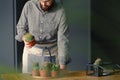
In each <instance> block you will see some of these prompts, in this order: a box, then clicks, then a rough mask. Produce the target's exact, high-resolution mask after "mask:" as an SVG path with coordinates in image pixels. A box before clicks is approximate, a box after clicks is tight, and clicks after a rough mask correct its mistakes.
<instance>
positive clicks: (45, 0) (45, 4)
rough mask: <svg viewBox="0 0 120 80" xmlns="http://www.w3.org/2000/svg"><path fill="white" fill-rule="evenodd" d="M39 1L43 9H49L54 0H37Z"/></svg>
mask: <svg viewBox="0 0 120 80" xmlns="http://www.w3.org/2000/svg"><path fill="white" fill-rule="evenodd" d="M39 1H40V6H41V8H42V10H44V11H47V10H49V9H50V8H51V7H52V6H53V3H54V0H39Z"/></svg>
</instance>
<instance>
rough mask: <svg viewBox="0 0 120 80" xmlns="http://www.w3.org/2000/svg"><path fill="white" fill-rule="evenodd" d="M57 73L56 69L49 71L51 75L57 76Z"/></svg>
mask: <svg viewBox="0 0 120 80" xmlns="http://www.w3.org/2000/svg"><path fill="white" fill-rule="evenodd" d="M58 73H59V72H58V71H54V70H53V71H51V77H57V76H58V75H59V74H58Z"/></svg>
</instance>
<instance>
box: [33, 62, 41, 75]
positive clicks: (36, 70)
mask: <svg viewBox="0 0 120 80" xmlns="http://www.w3.org/2000/svg"><path fill="white" fill-rule="evenodd" d="M39 75H40V74H39V63H38V62H35V63H33V67H32V76H39Z"/></svg>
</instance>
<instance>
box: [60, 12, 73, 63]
mask: <svg viewBox="0 0 120 80" xmlns="http://www.w3.org/2000/svg"><path fill="white" fill-rule="evenodd" d="M58 59H59V64H68V63H69V62H70V60H71V58H70V55H69V27H68V24H67V23H66V16H65V12H64V10H63V13H62V16H61V19H60V23H59V28H58Z"/></svg>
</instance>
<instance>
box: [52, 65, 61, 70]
mask: <svg viewBox="0 0 120 80" xmlns="http://www.w3.org/2000/svg"><path fill="white" fill-rule="evenodd" d="M51 70H52V71H59V70H60V65H57V64H53V65H52V67H51Z"/></svg>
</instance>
